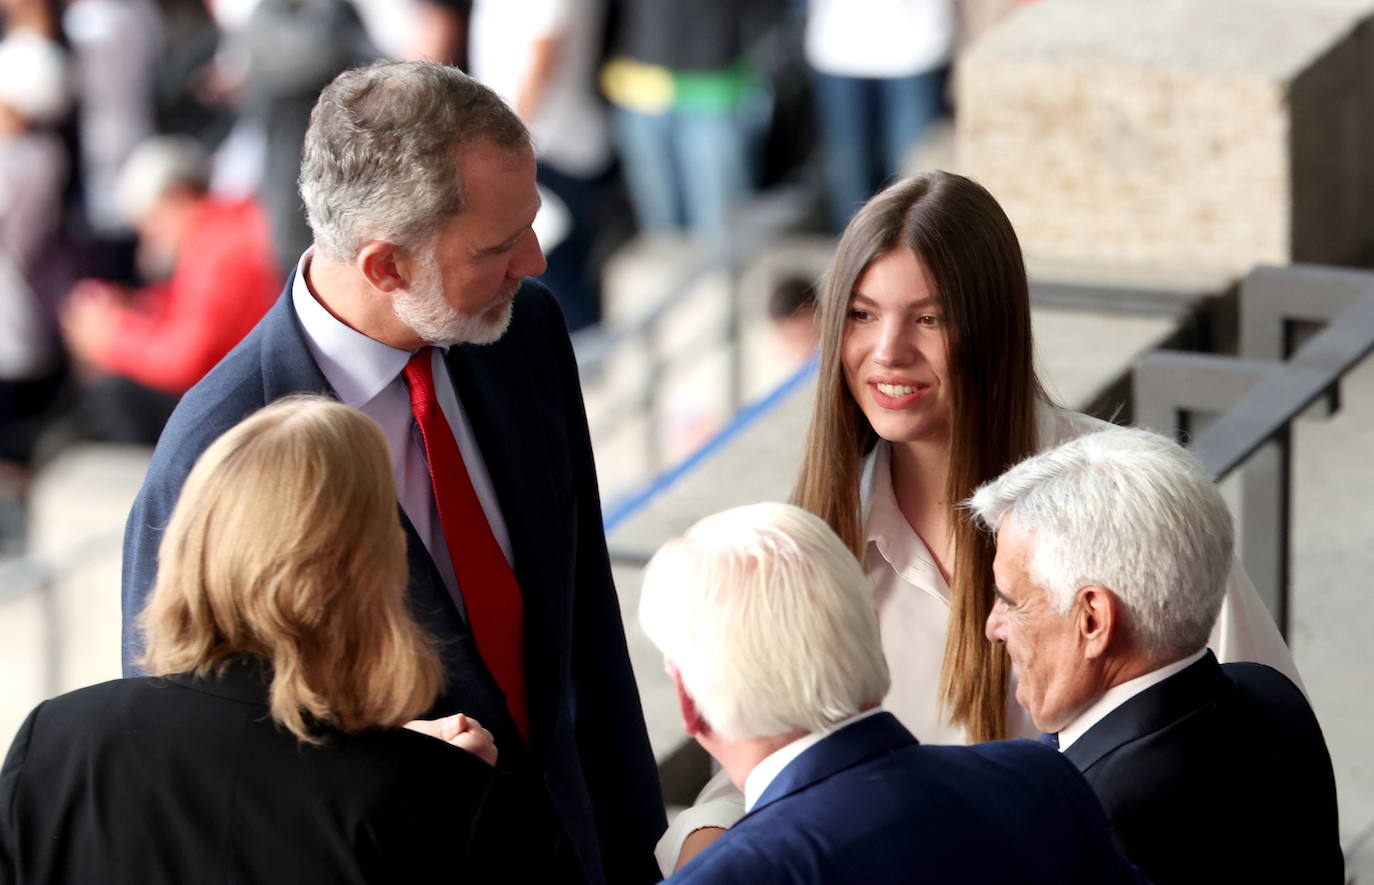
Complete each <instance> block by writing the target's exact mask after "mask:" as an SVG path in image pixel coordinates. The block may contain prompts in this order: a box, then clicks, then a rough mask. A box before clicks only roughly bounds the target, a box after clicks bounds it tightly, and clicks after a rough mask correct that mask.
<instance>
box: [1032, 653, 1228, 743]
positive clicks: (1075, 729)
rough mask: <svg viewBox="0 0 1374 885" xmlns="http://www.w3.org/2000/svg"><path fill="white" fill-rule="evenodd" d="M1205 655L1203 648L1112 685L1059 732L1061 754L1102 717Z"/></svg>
mask: <svg viewBox="0 0 1374 885" xmlns="http://www.w3.org/2000/svg"><path fill="white" fill-rule="evenodd" d="M1205 654H1207V649H1206V648H1201V649H1198V650H1197V651H1196V652H1194V653H1193V654H1190V655H1188V656H1187V657H1185V658H1180V659H1179V660H1177V661H1174V662H1173V663H1172V664H1165V665H1164V666H1163V667H1160V668H1159V669H1158V670H1151V671H1150V672H1149V673H1146V674H1144V675H1143V676H1137V677H1136V678H1134V679H1127V680H1126V681H1125V682H1123V683H1121V684H1120V685H1113V686H1112V687H1111V688H1109V689H1107V690H1106V691H1105V692H1103V693H1102V696H1101V697H1099V698H1098V699H1097V700H1095V701H1093V702H1092V704H1090V705H1089V706H1088V708H1087V709H1085V710H1084V711H1083V712H1082V713H1079V714H1078V715H1077V716H1075V717H1074V718H1073V721H1072V722H1070V723H1069V724H1068V725H1066V726H1065V727H1064V728H1061V729H1060V730H1059V752H1061V753H1062V752H1064V751H1065V750H1067V749H1068V748H1069V747H1071V746H1073V742H1074V741H1076V740H1078V739H1079V738H1081V737H1082V736H1083V735H1085V734H1087V733H1088V729H1090V728H1092V727H1093V726H1094V725H1096V724H1097V723H1099V722H1101V721H1102V719H1103V718H1104V717H1106V715H1107V714H1108V713H1110V712H1112V711H1113V710H1115V709H1116V708H1117V707H1119V706H1121V705H1122V704H1124V703H1126V702H1127V701H1129V700H1130V699H1131V698H1133V697H1135V696H1136V695H1138V694H1140V693H1141V692H1142V691H1144V690H1145V689H1147V688H1152V687H1154V686H1156V685H1158V684H1159V683H1161V682H1163V681H1164V680H1166V679H1168V678H1169V677H1170V676H1173V675H1174V674H1175V673H1180V672H1182V671H1183V670H1186V669H1187V668H1188V667H1191V666H1192V665H1193V664H1196V663H1197V662H1198V661H1200V660H1202V656H1203V655H1205Z"/></svg>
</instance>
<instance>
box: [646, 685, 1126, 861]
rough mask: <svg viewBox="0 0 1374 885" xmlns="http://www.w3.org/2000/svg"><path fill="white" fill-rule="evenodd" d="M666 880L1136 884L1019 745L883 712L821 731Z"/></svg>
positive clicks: (1065, 783) (1096, 818)
mask: <svg viewBox="0 0 1374 885" xmlns="http://www.w3.org/2000/svg"><path fill="white" fill-rule="evenodd" d="M668 881H670V882H674V883H677V882H681V883H697V882H702V883H732V882H738V883H741V885H743V883H749V885H759V883H771V882H776V883H780V885H781V883H825V885H842V883H854V885H860V883H862V885H872V883H881V882H988V883H997V885H1006V883H1008V882H1015V883H1017V885H1031V883H1046V885H1049V883H1055V885H1063V883H1076V882H1081V883H1092V885H1110V883H1118V882H1137V881H1139V880H1138V878H1137V876H1136V872H1135V870H1134V868H1132V867H1131V865H1130V864H1129V863H1128V862H1126V860H1125V859H1123V858H1122V857H1121V856H1120V855H1119V854H1118V853H1117V851H1116V848H1115V846H1114V845H1113V844H1112V840H1111V837H1110V835H1109V834H1108V832H1107V822H1106V820H1105V819H1104V818H1103V816H1102V809H1101V807H1100V806H1099V805H1098V804H1097V800H1096V799H1095V798H1094V797H1093V794H1092V790H1090V789H1089V788H1088V785H1087V784H1086V783H1084V781H1083V778H1082V777H1081V776H1080V775H1079V774H1078V772H1077V771H1075V770H1074V768H1073V766H1072V765H1071V764H1069V763H1068V762H1067V761H1065V760H1064V759H1062V758H1060V756H1059V754H1058V753H1056V752H1055V751H1053V750H1051V749H1049V748H1048V747H1043V746H1041V745H1039V744H1036V743H1034V742H1032V741H1025V740H1020V741H999V742H995V743H987V744H979V745H976V746H972V747H936V746H929V747H927V746H922V745H920V744H919V743H917V741H916V739H915V738H914V737H912V735H911V732H909V731H907V730H906V729H905V728H904V727H903V726H902V724H901V723H899V722H898V721H897V719H896V717H894V716H893V715H892V714H891V713H886V712H884V713H878V714H876V715H874V716H871V717H869V718H867V719H862V720H860V721H858V722H855V723H853V724H851V725H848V726H846V727H845V728H842V729H840V730H839V731H837V732H835V733H833V734H831V735H828V736H826V737H825V738H824V739H822V740H821V741H820V742H819V743H817V744H815V745H814V746H812V747H810V748H808V749H807V750H806V751H805V752H804V753H802V754H801V755H800V756H798V757H797V758H796V759H794V760H793V761H792V762H791V763H790V764H789V765H788V766H787V767H786V768H784V769H783V770H782V772H781V773H780V774H779V775H778V777H777V778H776V779H775V780H774V781H773V782H772V783H771V784H769V786H768V787H767V789H765V790H764V791H763V794H762V795H761V796H760V797H759V801H758V802H757V803H756V804H755V806H754V808H753V809H752V810H751V811H750V812H749V813H748V814H746V815H745V816H744V817H743V818H741V819H740V821H739V822H738V823H737V824H735V825H734V826H733V827H731V828H730V829H729V830H728V831H727V832H726V833H725V835H723V836H721V838H720V839H718V840H717V841H716V842H715V843H714V844H713V845H711V846H710V847H709V848H707V849H706V850H704V851H702V853H701V854H699V855H697V856H696V857H695V858H693V859H692V861H691V862H690V863H688V864H687V865H686V866H685V867H683V868H682V869H681V870H679V871H678V872H677V874H676V875H674V876H672V877H671V878H670V879H669V880H668Z"/></svg>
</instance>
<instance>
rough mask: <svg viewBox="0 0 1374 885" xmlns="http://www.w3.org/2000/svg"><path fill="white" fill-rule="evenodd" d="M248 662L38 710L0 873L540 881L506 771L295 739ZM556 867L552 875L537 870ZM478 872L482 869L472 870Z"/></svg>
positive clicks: (134, 683) (7, 802)
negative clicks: (271, 711)
mask: <svg viewBox="0 0 1374 885" xmlns="http://www.w3.org/2000/svg"><path fill="white" fill-rule="evenodd" d="M266 699H267V689H266V683H265V681H264V675H263V668H260V667H259V666H258V665H257V663H256V662H255V661H254V660H253V659H240V660H239V661H238V662H236V663H235V664H233V665H232V666H231V667H230V668H229V669H228V671H226V672H225V674H224V675H223V676H222V677H218V678H209V679H197V678H195V677H192V676H173V677H169V678H166V679H161V678H154V677H144V678H140V679H123V680H116V681H114V682H106V683H103V684H100V685H93V686H90V687H88V688H83V689H79V690H77V691H74V692H71V693H69V694H65V695H61V696H59V697H56V698H53V699H52V700H50V701H46V702H44V703H42V704H40V705H39V706H38V707H37V708H36V709H35V710H34V711H33V712H32V713H31V714H30V715H29V717H28V719H27V720H26V721H25V722H24V724H23V726H22V727H21V728H20V729H19V733H18V735H17V736H16V737H15V739H14V744H13V745H12V746H11V748H10V752H9V756H8V757H7V758H6V760H5V765H4V768H3V770H0V881H3V882H5V883H8V885H27V883H43V885H62V883H73V885H76V883H81V885H92V883H102V882H110V883H129V882H139V883H193V882H219V883H236V885H237V883H242V885H247V883H268V882H291V883H297V885H310V883H320V885H325V883H360V882H403V881H428V882H437V881H463V880H465V877H467V876H473V877H475V878H471V879H466V880H467V881H507V880H508V879H507V877H508V876H510V875H512V874H513V873H520V874H521V875H517V876H516V878H514V879H509V881H519V880H522V879H523V878H524V877H525V876H528V877H530V878H531V879H533V878H539V877H541V876H543V875H547V874H548V870H549V868H550V851H551V847H552V845H553V843H554V836H553V833H552V832H551V831H550V830H547V829H546V830H545V831H543V832H542V833H541V832H536V831H535V830H534V829H533V827H532V825H531V823H530V820H529V817H530V816H529V814H528V813H527V811H526V809H527V807H528V805H529V803H528V801H527V800H526V799H525V798H524V797H523V796H522V794H521V792H520V788H518V787H517V786H516V784H515V779H514V778H512V777H511V776H509V775H506V774H503V773H501V772H499V771H497V770H496V769H494V768H492V767H491V766H489V765H487V764H486V763H485V762H483V761H482V760H480V759H478V758H477V757H476V756H473V755H472V754H470V753H467V752H465V751H463V750H460V749H458V748H456V747H451V746H449V745H447V744H445V743H443V742H442V741H439V740H436V739H435V738H431V737H427V736H425V735H421V734H416V733H415V732H411V731H406V730H404V729H385V730H374V731H367V732H362V733H358V734H352V735H350V734H343V733H339V732H332V731H326V732H324V736H325V737H326V740H327V743H326V744H325V745H323V746H311V745H301V744H300V743H298V741H297V740H296V738H295V736H294V735H292V734H291V733H290V732H288V731H286V730H285V729H282V728H279V727H277V725H276V724H275V723H273V722H272V720H271V719H270V718H269V717H268V715H267V701H266ZM555 875H556V874H555ZM487 877H491V878H487Z"/></svg>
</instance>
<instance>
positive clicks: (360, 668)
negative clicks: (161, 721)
mask: <svg viewBox="0 0 1374 885" xmlns="http://www.w3.org/2000/svg"><path fill="white" fill-rule="evenodd" d="M406 581H407V569H406V559H405V536H404V534H403V533H402V530H401V527H400V521H399V517H398V515H397V510H396V494H395V489H394V487H393V484H392V480H391V473H390V467H389V458H388V455H387V446H386V439H385V438H384V437H383V435H382V432H381V429H380V428H379V427H378V426H377V425H376V423H374V422H373V421H372V420H371V419H370V418H368V417H366V416H365V415H363V414H362V413H361V412H358V411H356V410H354V409H351V408H349V407H347V406H344V405H341V404H339V403H336V402H333V401H332V400H328V399H324V398H322V397H306V396H302V397H291V398H288V399H284V400H279V401H278V402H275V403H273V404H271V405H269V406H267V407H265V408H263V409H262V410H260V411H258V412H256V413H254V414H253V415H251V416H249V417H248V418H246V419H244V420H243V421H242V422H240V423H239V424H238V425H236V426H235V427H233V428H231V429H230V430H229V431H227V432H226V433H225V434H224V435H223V436H221V437H220V438H219V439H218V440H216V441H215V442H214V444H212V445H211V446H210V447H209V448H207V449H206V450H205V452H204V454H202V455H201V457H200V459H199V460H198V461H197V462H196V465H195V467H194V468H193V469H192V470H191V473H190V476H189V477H188V478H187V480H186V484H185V485H184V486H183V488H182V492H181V498H180V500H179V501H178V503H177V506H176V509H175V510H174V511H173V513H172V518H171V520H170V522H169V523H168V526H167V530H166V533H165V535H164V537H163V540H162V545H161V547H160V548H159V553H158V576H157V582H156V584H155V585H154V587H153V591H152V594H151V595H150V596H149V599H148V604H147V606H146V607H145V609H144V611H143V613H142V615H141V616H140V624H141V626H142V628H143V631H144V634H145V649H146V651H145V653H144V655H143V659H142V665H143V667H144V669H145V670H146V671H147V672H148V673H150V674H153V675H163V674H170V673H182V672H194V673H196V674H197V675H201V676H205V675H208V674H211V673H213V672H217V671H222V670H223V669H224V668H225V667H226V666H227V665H228V664H229V663H230V662H231V661H232V660H233V659H234V658H236V657H237V656H239V655H241V654H245V653H247V654H252V655H256V656H258V657H260V658H262V659H264V660H267V661H270V663H271V665H272V684H271V691H270V703H271V713H272V718H273V719H275V720H276V721H277V722H279V723H280V724H281V725H283V726H285V727H286V728H287V729H289V730H290V731H291V732H293V733H294V734H295V735H296V736H297V737H298V738H300V739H301V740H303V741H311V742H314V741H317V740H318V736H317V735H316V734H315V731H316V726H317V725H324V726H330V727H334V728H339V729H342V730H345V731H356V730H360V729H363V728H368V727H372V726H393V725H399V724H401V723H404V722H406V721H407V720H409V719H412V718H414V717H415V716H416V715H418V714H419V713H421V712H423V711H424V710H425V709H426V708H428V707H429V705H430V704H431V703H433V700H434V697H435V695H436V694H437V693H438V691H439V688H440V685H441V682H442V668H441V665H440V662H439V658H438V655H437V653H436V652H435V650H434V646H433V642H432V641H431V640H430V639H429V637H427V636H426V635H425V633H424V632H423V631H422V630H421V629H420V627H419V626H418V625H417V624H416V623H415V621H414V619H413V618H412V617H411V615H410V613H409V611H408V610H407V608H406V601H405V588H406Z"/></svg>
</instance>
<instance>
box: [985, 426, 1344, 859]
mask: <svg viewBox="0 0 1374 885" xmlns="http://www.w3.org/2000/svg"><path fill="white" fill-rule="evenodd" d="M969 506H970V507H971V509H972V510H973V512H974V513H975V514H976V515H977V517H978V519H980V520H981V521H982V523H983V524H984V525H985V526H986V527H987V528H988V529H990V530H993V531H995V532H997V558H996V560H995V561H994V563H993V574H994V577H995V579H996V583H997V586H996V590H995V592H996V594H997V601H996V603H995V605H994V607H993V610H992V614H991V615H990V616H989V617H988V621H987V636H988V638H989V639H990V640H992V641H993V642H999V643H1005V644H1006V647H1007V651H1008V652H1009V653H1010V655H1011V659H1012V668H1013V673H1014V674H1015V678H1016V700H1017V701H1018V702H1019V703H1020V704H1021V705H1022V706H1023V707H1025V708H1026V709H1027V710H1028V711H1029V712H1030V714H1031V716H1032V717H1033V718H1034V720H1035V723H1036V725H1037V726H1038V727H1039V728H1041V729H1043V730H1044V731H1045V732H1046V733H1047V734H1046V740H1047V742H1055V741H1057V743H1058V746H1059V749H1060V750H1061V751H1062V752H1063V754H1064V755H1065V756H1066V757H1067V758H1068V759H1069V760H1071V761H1072V762H1073V763H1074V764H1075V765H1077V766H1078V768H1079V769H1080V770H1081V771H1082V772H1083V773H1084V775H1085V776H1086V777H1087V779H1088V782H1089V783H1091V784H1092V786H1093V788H1094V790H1096V792H1097V794H1098V797H1099V798H1100V799H1101V800H1102V804H1103V806H1104V808H1105V809H1106V811H1107V816H1108V818H1109V819H1110V821H1111V824H1112V828H1113V834H1114V835H1115V837H1116V838H1117V841H1118V843H1119V844H1120V845H1121V846H1122V849H1123V850H1124V851H1125V852H1126V853H1127V854H1128V855H1129V856H1130V858H1131V859H1132V860H1133V861H1135V863H1136V864H1137V865H1138V866H1139V867H1140V870H1141V872H1143V873H1144V874H1145V875H1146V876H1147V877H1149V878H1150V879H1152V880H1154V881H1155V882H1158V883H1169V882H1331V883H1338V882H1340V881H1341V877H1342V859H1341V851H1340V844H1339V837H1338V833H1337V828H1336V793H1335V783H1334V779H1333V776H1332V771H1331V759H1330V756H1329V755H1328V754H1327V750H1326V744H1325V742H1324V741H1323V739H1322V734H1321V729H1320V728H1319V727H1318V725H1317V720H1316V717H1315V716H1314V715H1313V713H1312V709H1311V707H1310V706H1309V705H1308V703H1307V700H1306V698H1304V697H1303V694H1302V692H1301V691H1299V690H1298V688H1297V687H1296V686H1294V685H1293V683H1292V682H1291V681H1289V680H1288V678H1287V677H1285V676H1284V675H1283V674H1281V673H1279V672H1278V671H1276V670H1273V669H1271V668H1269V667H1266V666H1263V665H1261V664H1248V663H1235V664H1226V665H1220V664H1218V663H1217V660H1216V658H1215V657H1214V656H1213V655H1212V653H1211V652H1210V651H1208V650H1207V648H1206V642H1207V635H1208V630H1209V629H1210V627H1211V625H1212V623H1213V622H1214V621H1215V620H1216V616H1217V609H1218V608H1219V607H1220V605H1221V600H1222V596H1223V594H1224V590H1225V585H1226V578H1227V574H1228V572H1229V570H1230V568H1231V562H1232V543H1233V540H1232V537H1233V532H1232V527H1231V516H1230V514H1229V513H1228V512H1227V509H1226V504H1225V502H1224V501H1223V500H1222V498H1221V495H1220V494H1219V493H1218V491H1217V489H1216V487H1215V486H1214V485H1213V484H1212V483H1211V482H1210V481H1209V480H1208V479H1207V477H1206V476H1205V475H1204V474H1203V472H1202V469H1201V467H1200V466H1199V465H1198V463H1197V461H1196V460H1194V459H1193V457H1192V456H1191V455H1189V454H1188V453H1187V452H1185V451H1184V450H1183V449H1182V448H1181V447H1180V446H1178V445H1177V444H1176V443H1174V442H1173V441H1171V440H1169V439H1167V438H1165V437H1163V436H1160V435H1158V434H1155V433H1151V432H1149V431H1145V430H1136V429H1127V428H1114V429H1110V430H1103V431H1100V432H1098V433H1093V434H1089V435H1087V436H1084V437H1080V438H1079V439H1076V440H1073V441H1072V442H1069V443H1065V444H1064V445H1062V446H1059V447H1058V448H1055V449H1051V450H1050V451H1048V452H1044V453H1042V454H1040V455H1037V456H1035V457H1033V458H1030V459H1028V460H1026V461H1023V462H1021V463H1020V464H1018V465H1016V466H1015V467H1013V468H1012V469H1011V470H1009V471H1007V472H1006V473H1005V474H1003V475H1002V476H1001V477H999V478H998V479H996V480H993V481H992V482H990V483H988V484H986V485H984V486H983V487H982V488H980V489H978V490H977V492H975V493H974V495H973V497H972V498H971V499H970V502H969Z"/></svg>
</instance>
